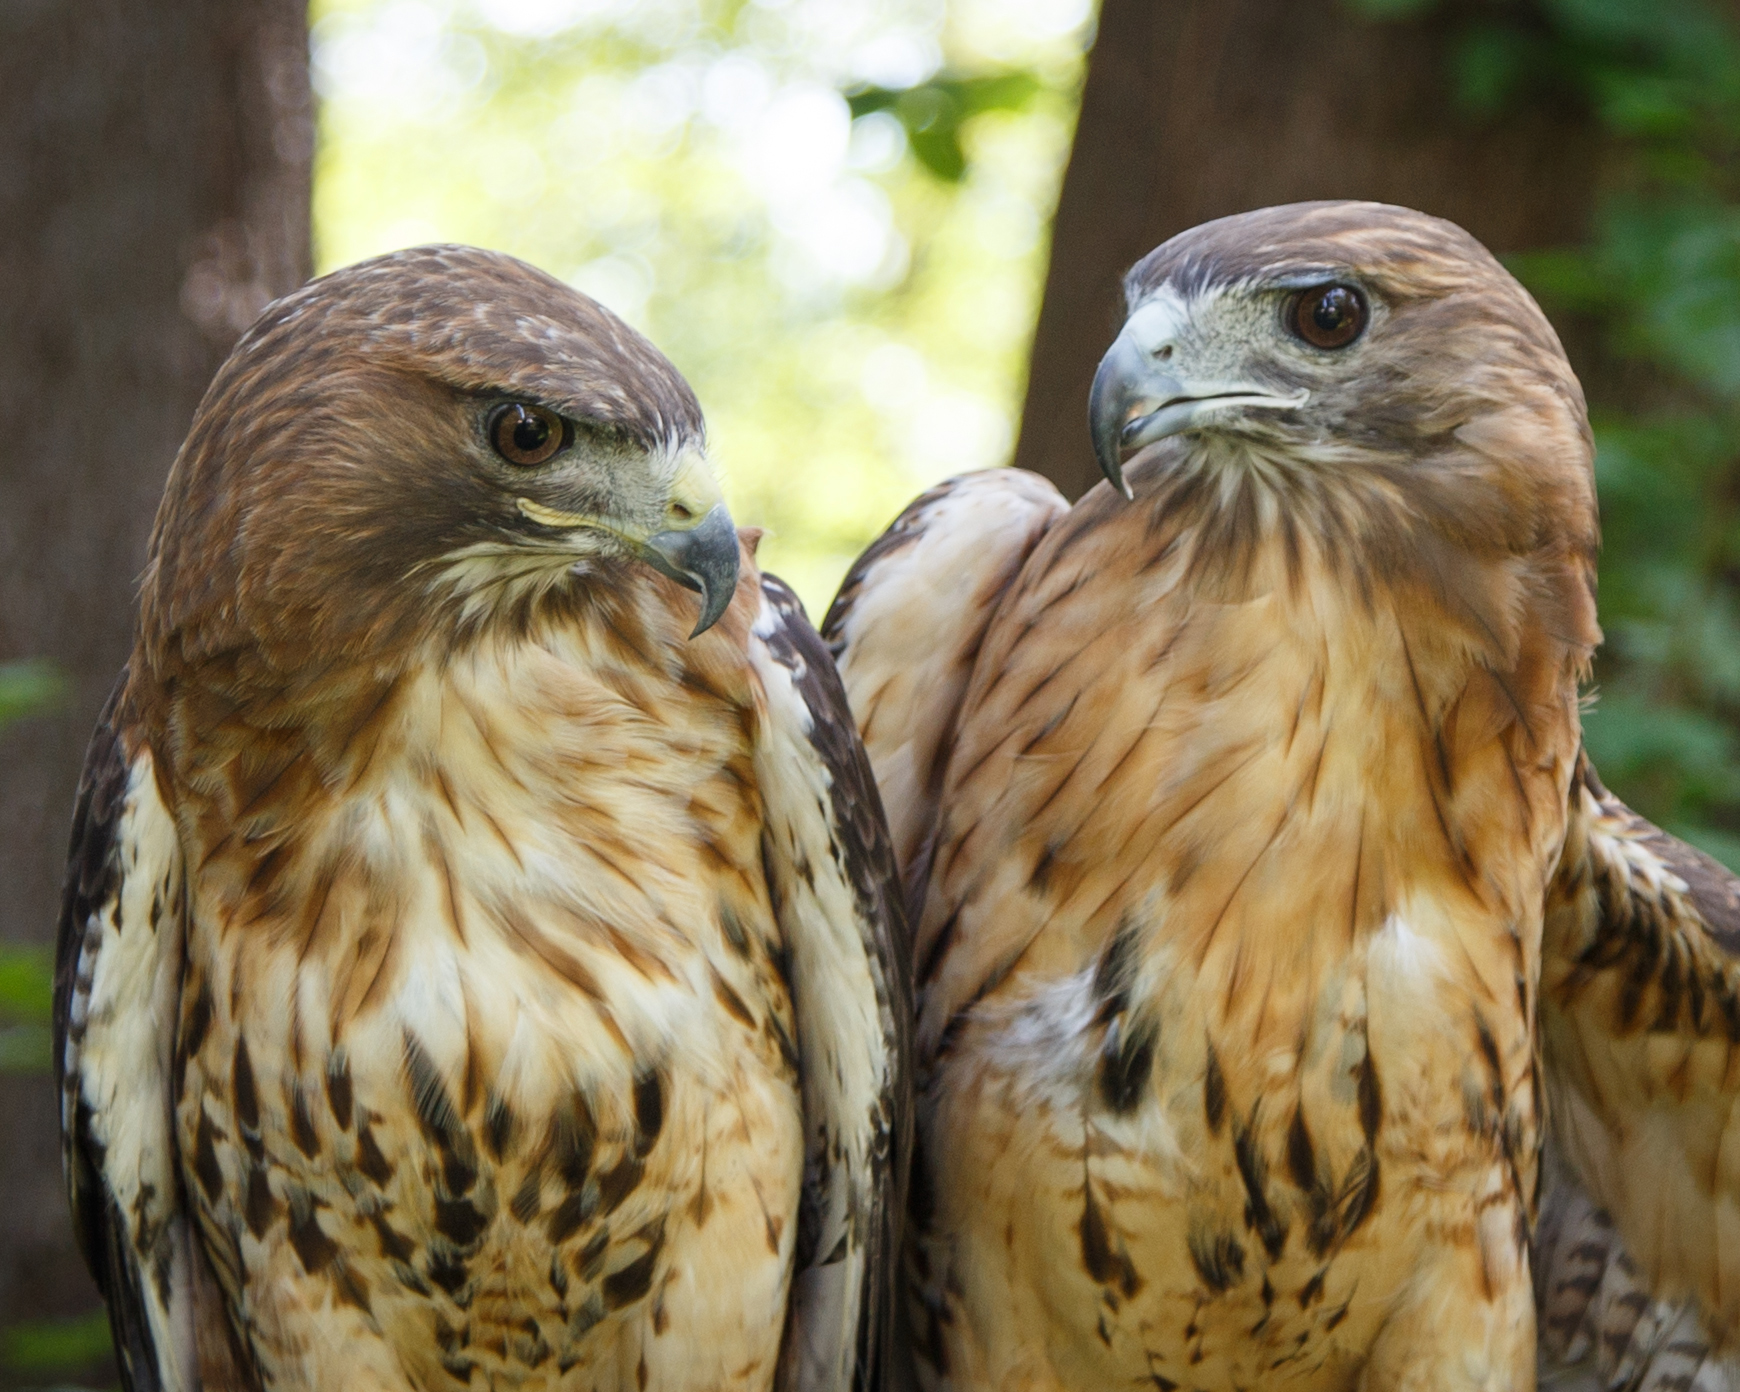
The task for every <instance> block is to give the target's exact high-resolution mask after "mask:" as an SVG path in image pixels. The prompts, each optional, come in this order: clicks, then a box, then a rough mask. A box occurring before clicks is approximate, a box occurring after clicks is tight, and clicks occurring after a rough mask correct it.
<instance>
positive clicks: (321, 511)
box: [142, 246, 738, 667]
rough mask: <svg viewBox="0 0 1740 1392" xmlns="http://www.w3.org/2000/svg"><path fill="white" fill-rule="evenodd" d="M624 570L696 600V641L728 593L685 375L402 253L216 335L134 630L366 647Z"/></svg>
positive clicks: (728, 535)
mask: <svg viewBox="0 0 1740 1392" xmlns="http://www.w3.org/2000/svg"><path fill="white" fill-rule="evenodd" d="M643 562H644V563H645V564H646V565H650V566H651V567H653V568H654V569H655V570H658V571H660V572H662V573H663V574H664V575H666V576H668V577H670V578H672V579H674V580H676V581H678V582H679V583H681V584H682V585H684V586H687V587H688V588H689V589H692V590H697V591H699V592H700V596H701V603H700V615H699V622H698V623H697V624H696V626H695V630H694V632H695V634H699V633H701V632H702V631H703V630H705V629H707V628H708V627H709V626H711V625H712V624H713V623H714V622H715V621H717V620H718V618H719V617H720V615H721V614H722V613H723V612H724V611H725V608H726V606H727V605H728V604H729V603H730V600H731V596H732V593H733V590H734V588H735V584H736V578H737V567H738V543H737V535H736V531H735V528H734V527H733V526H732V522H731V518H730V516H729V514H728V513H727V512H726V510H725V506H724V504H723V502H722V500H721V495H720V491H719V487H718V484H717V483H716V481H715V480H714V477H713V475H712V473H711V471H710V469H709V468H708V464H707V460H706V455H705V450H704V429H703V425H702V419H701V410H700V407H699V405H698V404H697V403H696V400H695V397H694V394H693V393H692V392H691V391H690V389H689V387H688V384H687V383H686V382H684V380H683V379H682V377H681V376H680V375H679V374H678V372H677V371H676V369H675V368H674V367H672V366H671V364H670V363H669V362H668V361H667V360H666V359H665V358H664V357H663V356H662V355H661V354H660V353H659V352H658V350H657V349H655V348H654V347H653V346H652V345H651V344H650V343H648V342H647V341H646V340H645V339H644V338H642V337H641V336H640V335H639V334H637V333H636V332H634V330H632V329H631V328H629V327H628V326H627V325H626V324H624V323H623V322H622V321H621V320H619V319H618V318H616V316H615V315H613V314H611V313H610V312H609V311H608V310H606V309H604V308H603V307H602V306H601V305H598V304H596V303H594V302H593V301H592V300H590V299H588V298H587V297H586V296H584V295H581V294H579V293H578V292H576V291H574V290H573V289H571V288H569V287H568V286H566V285H564V284H562V283H561V282H560V281H558V280H555V279H553V278H552V277H550V276H548V275H545V274H544V273H543V272H541V271H538V270H535V269H533V268H532V267H530V266H528V265H525V264H524V263H522V262H520V261H516V260H514V259H513V258H512V257H508V256H503V255H499V254H497V253H493V252H487V251H480V250H476V249H474V248H469V247H459V246H435V247H421V248H417V249H414V250H410V251H402V252H395V253H393V254H391V255H387V256H382V257H377V258H375V259H373V260H370V261H364V262H361V263H359V264H357V265H354V266H350V267H347V268H346V269H344V270H341V271H336V272H334V273H333V274H331V275H328V276H324V277H322V278H321V279H319V280H316V281H313V282H312V283H310V284H309V285H307V286H305V287H304V288H303V289H301V290H299V291H297V292H296V293H294V294H292V295H289V296H286V297H285V298H284V299H282V300H279V301H277V302H276V303H275V304H273V305H272V306H271V307H270V308H268V309H267V311H266V312H265V314H264V315H263V316H262V317H261V318H260V320H259V322H257V323H256V324H255V325H254V326H253V328H251V329H250V330H249V331H248V333H247V334H246V335H245V336H244V337H243V338H242V340H241V342H240V343H238V344H237V345H236V348H235V351H234V352H233V353H232V354H231V355H230V357H229V359H228V361H227V362H225V364H224V365H223V367H222V368H221V369H220V370H219V372H218V375H217V377H216V379H215V380H214V381H213V382H212V385H211V388H210V389H209V390H208V391H207V393H206V395H205V399H204V400H203V401H202V402H201V403H200V407H199V411H198V413H197V415H196V417H195V420H194V424H193V428H192V430H191V431H190V433H189V435H188V438H187V442H186V444H185V445H184V446H183V447H182V451H181V454H180V456H179V457H178V459H177V460H176V463H175V466H174V468H173V470H172V471H171V474H170V478H169V482H168V485H167V487H166V489H165V495H164V501H163V505H162V508H161V510H160V511H159V513H158V518H157V524H156V528H155V531H154V533H153V537H152V543H151V562H150V567H149V569H148V571H147V573H146V577H145V583H144V594H143V612H142V620H143V624H142V628H143V633H142V636H143V638H144V641H145V646H146V651H147V652H151V651H153V650H162V649H163V648H164V647H165V646H166V645H168V646H172V647H174V648H175V649H177V650H178V651H179V652H180V654H181V656H183V657H184V658H185V657H197V656H200V655H202V654H203V655H210V654H214V653H219V652H224V651H233V650H235V649H238V648H249V649H252V650H254V651H257V652H264V653H267V654H268V658H267V661H268V662H269V664H271V665H273V666H280V667H282V666H290V665H294V666H297V667H302V666H306V665H308V662H309V659H310V657H311V656H312V657H316V658H318V657H327V658H334V657H342V656H350V657H362V656H368V655H371V654H381V655H383V656H384V654H385V653H386V652H387V651H389V650H391V649H392V648H394V647H395V646H404V645H406V644H408V643H413V642H414V641H415V640H416V639H417V638H418V637H420V636H438V637H447V638H451V637H452V636H453V635H455V634H463V633H471V634H476V633H480V632H487V631H488V630H489V629H490V628H491V627H492V625H495V624H498V623H502V622H508V623H514V624H519V625H523V624H524V623H525V622H526V621H527V616H528V614H529V613H530V612H533V611H535V609H536V607H537V605H538V604H539V603H540V602H542V601H544V600H546V599H548V598H550V597H551V596H553V595H563V594H569V595H572V594H574V593H577V592H578V593H583V592H584V591H586V590H587V588H588V587H598V586H608V585H610V584H611V583H612V582H613V580H615V579H618V578H620V575H621V573H622V572H624V571H625V570H631V569H633V568H635V567H637V566H638V565H639V564H640V563H643ZM272 653H278V654H280V655H281V656H280V657H279V658H273V657H272V656H270V654H272Z"/></svg>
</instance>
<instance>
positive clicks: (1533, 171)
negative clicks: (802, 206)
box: [1015, 0, 1604, 498]
mask: <svg viewBox="0 0 1740 1392" xmlns="http://www.w3.org/2000/svg"><path fill="white" fill-rule="evenodd" d="M1458 9H1459V7H1458V6H1457V5H1450V6H1446V7H1444V8H1443V9H1442V10H1441V11H1439V12H1436V13H1434V14H1433V15H1432V16H1431V17H1430V18H1428V19H1424V20H1420V21H1414V22H1407V23H1381V24H1380V23H1376V22H1373V21H1371V20H1368V19H1364V18H1361V17H1360V16H1359V15H1357V14H1356V13H1354V12H1352V11H1351V10H1350V9H1349V8H1348V7H1347V5H1345V4H1344V3H1337V2H1336V0H1103V5H1102V9H1101V13H1100V22H1099V36H1098V39H1097V41H1096V42H1095V44H1094V50H1093V54H1092V57H1091V59H1090V61H1089V65H1088V76H1087V85H1086V88H1085V90H1084V92H1083V95H1082V108H1081V117H1080V123H1079V125H1078V126H1077V128H1076V137H1075V146H1074V149H1073V150H1072V152H1071V156H1070V162H1069V168H1068V170H1067V172H1066V173H1065V176H1064V181H1063V193H1062V197H1061V200H1060V202H1059V205H1058V210H1057V219H1056V222H1055V224H1054V226H1053V234H1052V249H1051V265H1050V270H1049V273H1048V275H1047V278H1046V284H1045V298H1044V301H1043V304H1042V306H1041V309H1040V314H1039V326H1038V330H1037V334H1036V336H1035V341H1034V346H1033V358H1032V366H1031V370H1030V376H1029V379H1028V388H1027V400H1026V404H1025V406H1024V408H1023V411H1022V419H1021V434H1020V441H1019V444H1018V445H1017V448H1016V454H1015V463H1016V464H1017V465H1018V466H1020V467H1021V468H1025V469H1032V470H1034V471H1036V472H1038V473H1042V474H1045V475H1046V476H1047V477H1049V478H1050V479H1052V480H1053V481H1054V482H1055V483H1056V484H1057V485H1058V486H1059V487H1060V488H1062V489H1063V491H1064V492H1065V494H1067V495H1068V496H1070V497H1072V498H1073V497H1076V496H1077V495H1079V494H1080V493H1082V492H1083V491H1085V490H1086V489H1087V488H1088V487H1089V486H1090V485H1091V484H1093V483H1094V482H1096V481H1097V480H1098V478H1099V473H1098V470H1097V469H1096V468H1095V465H1094V461H1093V454H1092V451H1091V449H1090V448H1089V447H1088V436H1087V398H1088V387H1089V385H1090V383H1091V382H1092V380H1093V373H1094V368H1095V366H1096V365H1097V364H1098V362H1099V359H1100V355H1101V354H1102V353H1104V351H1105V349H1106V347H1107V345H1108V344H1109V343H1110V342H1111V340H1112V337H1113V336H1114V334H1115V333H1116V332H1117V327H1118V325H1119V323H1121V322H1122V319H1123V313H1124V305H1123V296H1122V290H1121V286H1120V281H1121V278H1122V276H1123V273H1124V271H1125V270H1127V269H1128V268H1129V267H1130V266H1131V265H1132V264H1134V262H1135V261H1136V260H1137V259H1138V258H1140V257H1141V256H1142V255H1143V254H1144V253H1146V252H1147V251H1149V250H1150V249H1152V248H1153V247H1155V246H1158V245H1159V244H1160V243H1161V242H1163V241H1165V240H1166V239H1167V238H1168V237H1170V236H1172V235H1173V234H1174V233H1177V232H1181V231H1183V230H1184V229H1185V228H1187V227H1193V226H1195V225H1196V224H1197V223H1200V222H1206V221H1208V220H1209V219H1210V218H1216V217H1223V216H1225V215H1226V214H1229V213H1236V212H1242V211H1244V210H1246V209H1250V208H1260V207H1264V206H1267V205H1270V204H1275V203H1290V202H1295V201H1299V200H1304V199H1312V198H1367V199H1374V200H1377V201H1379V202H1385V203H1400V204H1404V205H1407V206H1409V207H1414V208H1419V209H1421V210H1423V211H1425V212H1429V213H1435V214H1437V215H1438V216H1440V217H1446V218H1449V219H1450V220H1451V221H1453V222H1457V223H1460V224H1461V225H1462V226H1463V227H1465V228H1467V229H1468V230H1469V231H1470V232H1472V233H1473V234H1474V235H1475V236H1476V237H1478V238H1480V239H1481V240H1482V241H1483V242H1485V243H1486V244H1487V246H1489V247H1490V248H1491V249H1492V250H1493V251H1495V252H1497V253H1499V254H1500V255H1502V254H1504V253H1505V252H1509V251H1518V250H1523V249H1525V248H1533V247H1541V246H1552V245H1557V244H1562V243H1567V242H1571V241H1575V240H1578V239H1579V238H1580V237H1581V236H1582V234H1583V233H1584V231H1585V228H1586V224H1587V221H1588V218H1589V214H1590V211H1591V206H1592V203H1593V199H1594V195H1595V192H1596V188H1597V185H1598V181H1599V179H1600V167H1601V164H1602V160H1603V157H1604V151H1603V148H1602V145H1601V141H1600V138H1599V135H1598V133H1597V131H1596V130H1595V128H1594V126H1593V124H1592V123H1591V122H1590V121H1589V120H1588V119H1587V118H1586V117H1580V116H1578V115H1577V114H1575V113H1573V112H1570V111H1563V112H1557V111H1552V110H1544V109H1541V108H1539V107H1535V108H1532V109H1530V110H1529V111H1527V112H1525V113H1522V114H1519V115H1517V116H1514V117H1508V118H1506V119H1503V120H1500V121H1494V122H1491V123H1485V124H1481V123H1477V122H1475V121H1473V120H1471V119H1468V118H1465V117H1463V116H1461V115H1459V114H1458V112H1457V111H1456V108H1455V103H1454V101H1453V98H1452V93H1451V90H1450V83H1449V78H1448V76H1447V59H1448V56H1449V36H1450V34H1451V32H1452V30H1453V28H1454V26H1455V25H1456V24H1457V22H1458V18H1459V15H1458ZM1570 337H1571V338H1572V339H1573V340H1574V341H1571V342H1568V343H1567V348H1568V349H1569V350H1570V351H1571V355H1572V359H1573V363H1574V364H1575V365H1576V366H1578V367H1579V368H1580V369H1581V368H1583V367H1584V366H1585V364H1584V362H1582V361H1579V359H1580V358H1582V357H1584V356H1585V353H1584V349H1585V347H1586V346H1587V345H1586V344H1585V342H1584V341H1583V339H1582V338H1581V337H1580V336H1578V335H1576V334H1572V335H1571V336H1570Z"/></svg>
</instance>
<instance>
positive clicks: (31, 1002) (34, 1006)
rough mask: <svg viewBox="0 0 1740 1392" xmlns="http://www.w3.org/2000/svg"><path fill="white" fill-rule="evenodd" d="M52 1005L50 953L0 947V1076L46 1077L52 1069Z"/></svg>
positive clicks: (52, 961) (52, 985)
mask: <svg viewBox="0 0 1740 1392" xmlns="http://www.w3.org/2000/svg"><path fill="white" fill-rule="evenodd" d="M53 1001H54V954H53V952H52V951H50V950H49V949H48V948H45V947H42V948H39V947H11V946H6V947H0V1073H45V1072H47V1071H48V1070H49V1069H51V1068H52V1067H53V1066H54V1057H53V1053H52V1049H53V1035H52V1034H51V1032H50V1030H49V1015H50V1013H51V1010H52V1007H53Z"/></svg>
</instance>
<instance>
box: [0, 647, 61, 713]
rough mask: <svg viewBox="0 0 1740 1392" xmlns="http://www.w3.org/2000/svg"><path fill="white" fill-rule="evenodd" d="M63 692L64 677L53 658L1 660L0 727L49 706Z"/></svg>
mask: <svg viewBox="0 0 1740 1392" xmlns="http://www.w3.org/2000/svg"><path fill="white" fill-rule="evenodd" d="M65 694H66V678H65V677H64V676H62V674H61V671H60V669H59V668H58V667H56V666H55V665H54V664H53V663H52V662H46V661H43V660H41V659H26V660H24V661H21V662H0V727H4V726H7V725H10V724H11V723H12V722H13V721H14V720H22V719H23V718H24V717H25V716H27V715H38V714H41V713H42V712H44V711H47V710H52V709H53V708H54V707H55V706H57V705H59V704H60V701H61V699H62V698H63V696H64V695H65Z"/></svg>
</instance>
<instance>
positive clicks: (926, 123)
mask: <svg viewBox="0 0 1740 1392" xmlns="http://www.w3.org/2000/svg"><path fill="white" fill-rule="evenodd" d="M1044 90H1045V89H1044V84H1043V83H1042V82H1041V81H1040V80H1039V78H1038V77H1037V76H1036V75H1035V74H1033V73H1030V72H1008V73H996V74H991V75H988V76H979V77H946V76H942V77H934V78H932V79H931V80H930V81H928V82H921V83H919V84H917V85H916V86H913V87H856V88H853V89H852V90H851V91H849V92H847V94H846V103H847V105H848V107H849V108H850V109H851V112H852V119H853V120H857V119H858V118H859V117H862V116H868V115H870V113H871V112H873V111H889V112H892V113H893V114H894V117H895V119H896V120H898V121H899V122H900V124H901V127H902V129H904V130H905V132H906V140H907V144H908V146H909V147H910V148H911V150H912V153H913V155H914V156H915V157H916V158H917V160H918V162H919V163H920V164H922V165H923V166H924V167H925V168H926V169H928V170H930V172H931V173H932V174H934V175H936V176H937V178H939V179H946V180H947V181H948V182H949V183H951V184H958V183H959V182H960V181H961V180H962V179H964V178H966V175H967V152H966V150H965V148H964V147H963V146H962V144H961V132H962V128H963V127H964V126H965V125H966V123H967V122H968V121H969V120H971V119H972V118H973V117H974V116H978V115H980V114H982V113H983V112H986V111H1021V110H1024V109H1025V108H1026V107H1027V106H1028V104H1029V103H1031V102H1032V101H1033V99H1034V98H1035V97H1037V96H1038V95H1039V94H1040V93H1041V92H1042V91H1044Z"/></svg>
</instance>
